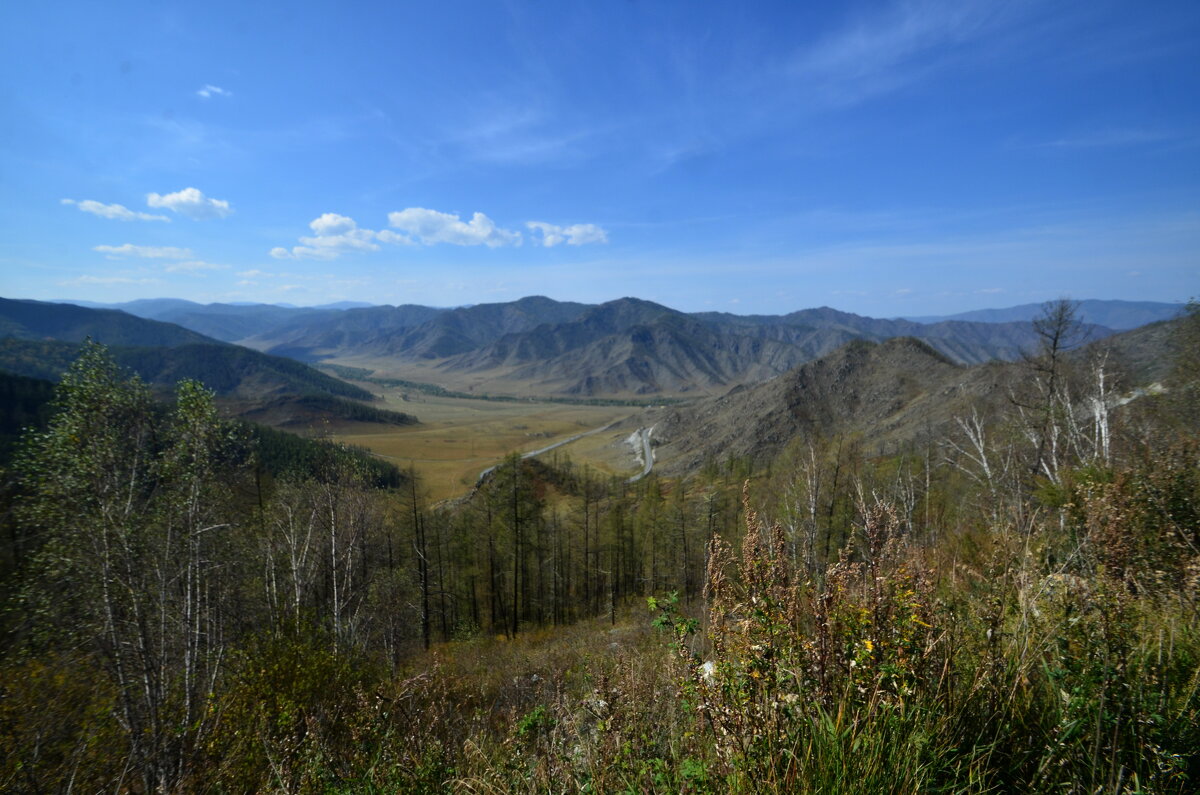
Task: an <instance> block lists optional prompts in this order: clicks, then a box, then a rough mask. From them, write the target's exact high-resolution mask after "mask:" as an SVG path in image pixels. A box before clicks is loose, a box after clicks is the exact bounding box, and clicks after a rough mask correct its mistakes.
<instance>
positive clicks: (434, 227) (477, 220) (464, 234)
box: [388, 207, 521, 248]
mask: <svg viewBox="0 0 1200 795" xmlns="http://www.w3.org/2000/svg"><path fill="white" fill-rule="evenodd" d="M388 224H389V225H390V226H392V227H393V228H395V229H399V230H400V231H401V232H404V233H405V234H407V235H410V236H412V237H414V238H416V239H417V240H419V241H420V242H422V243H424V244H425V245H427V246H430V245H434V244H435V243H450V244H452V245H455V246H488V247H489V248H496V247H498V246H519V245H521V233H520V232H511V231H509V230H507V229H500V228H499V227H497V226H496V224H495V223H494V222H493V221H492V219H491V218H488V217H487V216H486V215H484V214H483V213H475V214H474V215H473V216H472V217H471V220H470V221H463V220H462V219H461V218H459V217H458V216H457V215H454V214H452V213H441V212H438V211H437V210H427V209H425V208H424V207H409V208H407V209H404V210H400V211H398V212H391V213H388Z"/></svg>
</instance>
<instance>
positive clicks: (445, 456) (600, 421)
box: [331, 389, 638, 501]
mask: <svg viewBox="0 0 1200 795" xmlns="http://www.w3.org/2000/svg"><path fill="white" fill-rule="evenodd" d="M402 394H405V393H404V390H400V389H387V390H384V392H383V395H382V397H383V399H384V404H385V407H386V408H389V409H394V410H396V411H403V412H405V413H407V414H412V415H415V416H416V417H417V418H418V419H419V420H420V421H421V424H419V425H415V426H407V427H396V426H390V425H376V424H366V423H347V424H344V425H340V426H336V427H334V428H332V429H331V430H332V431H333V438H334V439H335V440H337V441H339V442H344V443H347V444H353V445H357V446H359V447H365V448H366V449H368V450H371V451H372V452H374V453H376V454H377V455H380V456H382V457H384V458H386V459H388V460H389V461H391V462H393V463H395V464H396V465H397V466H400V467H402V468H404V469H408V468H410V467H411V468H413V469H415V470H416V472H417V474H418V475H419V476H420V477H421V479H422V481H423V483H424V484H425V486H426V488H427V489H428V491H429V496H430V499H432V500H435V501H436V500H444V499H448V498H451V497H456V496H460V495H462V494H463V493H465V492H466V491H468V490H469V489H470V488H471V487H472V486H473V485H474V484H475V480H476V478H478V477H479V473H480V472H481V471H482V470H484V469H486V468H487V467H490V466H492V465H493V464H495V463H497V462H499V461H500V460H502V459H503V458H504V456H506V455H508V454H509V453H512V452H527V451H530V450H536V449H538V448H541V447H546V446H548V445H550V444H553V443H554V442H556V441H561V440H563V439H567V438H569V437H571V436H574V435H576V434H579V433H583V432H585V431H590V430H592V429H594V428H600V427H603V426H605V425H607V424H608V423H610V422H613V421H614V420H618V419H621V418H623V417H627V416H629V415H631V414H634V413H636V412H637V411H638V409H635V408H630V407H628V406H575V405H566V404H560V403H543V402H537V401H528V402H527V401H521V402H506V401H487V400H468V399H463V398H448V397H438V396H434V395H425V394H422V393H416V392H409V393H407V394H408V398H409V399H408V400H404V399H402V397H401V395H402ZM627 435H628V433H627V432H626V433H619V432H606V433H601V434H596V435H595V436H589V437H585V438H583V439H579V440H577V441H575V442H572V443H571V444H568V445H564V446H563V447H561V448H559V450H560V451H562V452H564V453H566V454H568V455H570V456H571V458H572V459H573V460H575V461H578V462H580V463H588V464H590V465H593V466H596V467H597V468H600V469H602V470H604V471H608V472H617V473H624V472H626V471H628V472H630V473H633V472H634V471H635V470H636V463H635V462H634V459H633V456H632V451H631V450H630V449H629V447H628V446H623V447H622V446H621V445H620V444H619V442H620V440H621V439H622V438H624V436H627ZM614 444H616V446H615V447H614V446H613V445H614ZM548 455H549V454H548Z"/></svg>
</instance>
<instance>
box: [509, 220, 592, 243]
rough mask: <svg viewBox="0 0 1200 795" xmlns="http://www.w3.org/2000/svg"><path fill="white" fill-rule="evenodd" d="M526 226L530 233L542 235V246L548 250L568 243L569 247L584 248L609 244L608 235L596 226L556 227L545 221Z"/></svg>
mask: <svg viewBox="0 0 1200 795" xmlns="http://www.w3.org/2000/svg"><path fill="white" fill-rule="evenodd" d="M525 226H527V227H529V229H530V231H532V232H536V233H538V234H540V235H541V238H540V241H541V244H542V245H543V246H545V247H546V248H553V247H554V246H557V245H559V244H560V243H566V244H567V245H568V246H582V245H586V244H588V243H607V242H608V233H607V232H605V231H604V230H603V229H601V228H600V227H598V226H596V225H595V224H572V225H570V226H556V225H555V224H548V223H546V222H544V221H529V222H528V223H526V224H525ZM535 240H536V238H535Z"/></svg>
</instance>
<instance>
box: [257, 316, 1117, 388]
mask: <svg viewBox="0 0 1200 795" xmlns="http://www.w3.org/2000/svg"><path fill="white" fill-rule="evenodd" d="M1086 331H1087V333H1088V334H1089V336H1091V337H1092V338H1096V339H1099V338H1102V337H1105V336H1108V335H1109V334H1111V333H1112V331H1111V329H1107V328H1103V327H1100V326H1091V327H1088V328H1087V329H1086ZM899 336H910V337H915V338H918V339H922V340H924V341H925V342H926V343H927V344H928V345H930V346H932V347H933V348H934V349H935V350H937V351H938V352H940V353H941V354H943V355H945V356H947V357H949V358H950V359H952V360H953V361H955V362H958V363H960V364H978V363H980V362H985V361H991V360H994V359H1015V358H1018V357H1019V356H1020V354H1021V351H1022V350H1025V349H1028V348H1031V347H1033V346H1034V345H1035V344H1036V341H1037V340H1036V334H1035V333H1034V331H1033V329H1032V327H1031V325H1030V324H1029V323H974V322H969V321H945V322H941V323H933V324H922V323H916V322H914V321H908V320H887V319H878V318H868V317H863V316H860V315H855V314H851V313H848V312H840V311H838V310H835V309H831V308H829V307H821V308H818V309H807V310H802V311H799V312H793V313H791V314H788V315H780V316H737V315H729V314H723V313H711V312H709V313H696V314H688V313H684V312H680V311H678V310H675V309H671V308H669V307H666V306H663V305H661V304H656V303H653V302H651V301H645V300H642V299H637V298H621V299H617V300H615V301H609V302H606V303H604V304H600V305H598V306H590V305H586V304H577V303H567V302H558V301H553V300H551V299H549V298H545V297H542V296H533V297H529V298H523V299H521V300H519V301H514V302H510V303H503V304H479V305H476V306H472V307H461V308H458V309H452V310H445V311H441V312H438V313H437V314H436V315H434V316H433V317H430V318H428V319H426V320H423V321H422V318H421V317H420V316H419V314H417V313H415V312H414V311H413V308H411V307H404V308H400V307H371V308H369V309H359V310H348V311H347V312H345V313H342V314H341V315H339V316H337V317H334V318H328V317H321V316H316V315H312V316H306V317H298V318H295V319H294V320H293V321H291V322H290V323H289V324H288V325H287V326H286V327H281V328H278V329H276V330H274V331H273V332H268V333H266V334H262V335H259V336H257V337H253V338H250V339H247V340H243V343H244V344H247V345H251V346H253V347H255V348H258V349H260V350H264V351H266V352H269V353H272V354H276V355H284V356H291V357H293V358H297V359H301V360H303V361H311V362H315V361H322V360H326V359H338V358H353V359H355V360H357V361H368V360H370V361H376V362H386V363H390V364H391V366H394V367H397V368H401V369H402V368H403V367H404V366H406V365H410V366H421V367H425V368H430V367H431V368H433V371H434V372H435V373H441V374H444V375H445V376H446V377H447V378H448V379H459V381H463V380H469V381H471V382H473V383H489V382H490V383H499V384H503V385H507V386H508V387H510V388H523V389H526V390H528V392H529V393H531V394H532V393H536V394H562V395H574V396H596V395H610V396H617V395H620V396H645V395H653V394H679V395H685V394H689V393H695V392H697V391H702V392H710V393H711V392H723V391H725V390H726V389H728V388H730V387H731V386H735V385H737V384H749V383H756V382H759V381H763V380H766V379H769V378H771V377H773V376H776V375H779V374H780V373H783V372H786V371H787V370H789V369H791V368H793V367H795V366H796V365H798V364H801V363H803V362H806V361H809V360H811V359H813V358H815V357H818V356H821V355H824V354H826V353H829V352H831V351H833V350H835V349H836V348H837V347H839V346H840V345H843V344H844V343H846V342H847V341H849V340H851V339H866V340H872V341H882V340H886V339H890V338H893V337H899ZM385 366H386V365H385Z"/></svg>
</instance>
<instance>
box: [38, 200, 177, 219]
mask: <svg viewBox="0 0 1200 795" xmlns="http://www.w3.org/2000/svg"><path fill="white" fill-rule="evenodd" d="M61 202H62V203H63V204H73V205H75V206H76V207H78V208H79V209H80V210H81V211H82V212H85V213H91V214H92V215H98V216H100V217H101V218H111V219H113V220H114V221H168V222H169V221H170V220H171V219H170V218H168V217H167V216H165V215H151V214H150V213H139V212H135V211H133V210H131V209H129V208H128V207H126V206H125V205H123V204H104V203H102V202H98V201H94V200H93V199H84V200H83V201H75V200H74V199H62V200H61Z"/></svg>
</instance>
